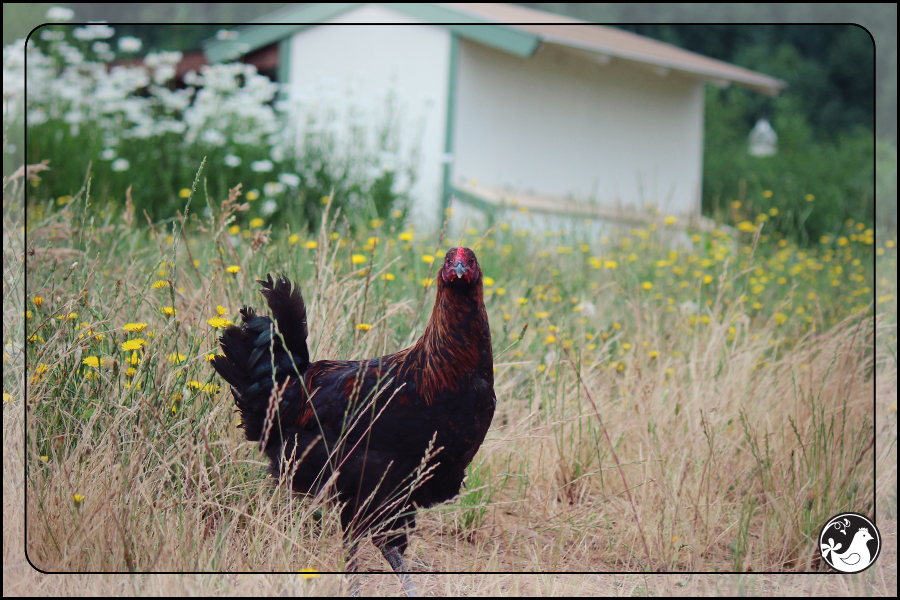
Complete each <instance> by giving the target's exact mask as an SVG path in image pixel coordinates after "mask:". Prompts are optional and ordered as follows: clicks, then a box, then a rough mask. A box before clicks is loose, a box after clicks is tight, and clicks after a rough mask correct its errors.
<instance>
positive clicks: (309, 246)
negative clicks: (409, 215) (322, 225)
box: [303, 240, 319, 250]
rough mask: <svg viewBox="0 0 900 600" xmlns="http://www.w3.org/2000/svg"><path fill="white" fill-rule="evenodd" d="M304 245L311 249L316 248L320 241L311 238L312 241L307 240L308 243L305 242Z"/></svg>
mask: <svg viewBox="0 0 900 600" xmlns="http://www.w3.org/2000/svg"><path fill="white" fill-rule="evenodd" d="M303 245H304V246H306V247H307V248H308V249H310V250H315V249H316V248H318V247H319V242H316V241H313V240H310V241H308V242H306V243H305V244H303Z"/></svg>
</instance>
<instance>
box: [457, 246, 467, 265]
mask: <svg viewBox="0 0 900 600" xmlns="http://www.w3.org/2000/svg"><path fill="white" fill-rule="evenodd" d="M456 260H461V261H463V262H465V260H466V249H465V248H463V247H462V246H460V247H459V248H457V249H456Z"/></svg>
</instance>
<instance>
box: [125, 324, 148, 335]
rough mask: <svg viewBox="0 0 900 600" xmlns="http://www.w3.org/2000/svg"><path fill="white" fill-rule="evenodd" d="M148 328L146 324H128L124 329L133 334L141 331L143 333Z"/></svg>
mask: <svg viewBox="0 0 900 600" xmlns="http://www.w3.org/2000/svg"><path fill="white" fill-rule="evenodd" d="M146 326H147V324H146V323H126V324H125V327H123V328H122V329H124V330H125V331H130V332H132V333H138V332H139V331H143V330H144V328H145V327H146Z"/></svg>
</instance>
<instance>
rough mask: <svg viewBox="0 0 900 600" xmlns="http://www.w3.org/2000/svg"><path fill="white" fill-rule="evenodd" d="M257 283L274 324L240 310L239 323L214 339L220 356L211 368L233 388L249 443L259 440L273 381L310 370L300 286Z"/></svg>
mask: <svg viewBox="0 0 900 600" xmlns="http://www.w3.org/2000/svg"><path fill="white" fill-rule="evenodd" d="M258 281H259V283H260V284H261V285H262V287H263V289H262V290H260V291H261V292H262V294H263V295H264V296H265V298H266V301H267V302H268V304H269V308H270V309H271V310H272V316H273V317H274V319H275V324H276V326H275V327H273V323H272V319H270V318H268V317H261V316H258V315H257V314H256V311H254V310H253V309H252V308H250V307H248V306H245V307H243V308H241V311H240V312H241V319H242V320H243V324H242V325H241V326H240V327H238V326H236V325H230V326H229V327H227V328H226V329H225V331H224V332H223V333H222V336H221V338H220V339H219V343H220V344H221V346H222V351H223V352H224V354H225V356H216V357H215V358H213V360H212V366H213V368H214V369H215V370H216V371H217V372H218V373H219V375H221V376H222V378H223V379H225V381H227V382H228V383H229V384H230V385H231V386H232V388H233V390H232V393H233V394H234V396H235V403H236V404H237V407H238V409H239V410H240V412H241V421H242V426H243V428H244V433H245V434H246V436H247V438H248V439H249V440H251V441H256V440H258V439H259V438H260V435H261V432H262V428H263V423H264V420H265V415H266V410H267V408H268V405H269V397H270V395H271V390H272V382H273V379H274V381H279V382H280V381H282V380H284V379H285V378H286V377H288V376H295V377H296V376H298V375H302V374H303V373H304V372H305V371H306V369H307V368H308V367H309V350H308V348H307V346H306V337H307V327H306V306H305V305H304V303H303V296H302V294H301V292H300V288H299V286H297V287H294V289H293V291H292V290H291V287H292V286H291V282H290V281H288V280H287V279H286V278H284V277H281V278H279V279H278V281H277V282H273V281H272V276H271V275H267V276H266V280H261V279H260V280H258ZM273 337H274V339H273ZM273 367H274V369H275V376H274V378H273V376H272V369H273Z"/></svg>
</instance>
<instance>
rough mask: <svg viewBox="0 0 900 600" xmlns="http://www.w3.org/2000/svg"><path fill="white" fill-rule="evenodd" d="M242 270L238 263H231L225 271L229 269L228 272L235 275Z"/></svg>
mask: <svg viewBox="0 0 900 600" xmlns="http://www.w3.org/2000/svg"><path fill="white" fill-rule="evenodd" d="M240 270H241V268H240V267H239V266H238V265H231V266H230V267H228V268H227V269H225V271H227V272H228V273H231V274H232V275H234V274H235V273H237V272H238V271H240Z"/></svg>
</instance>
